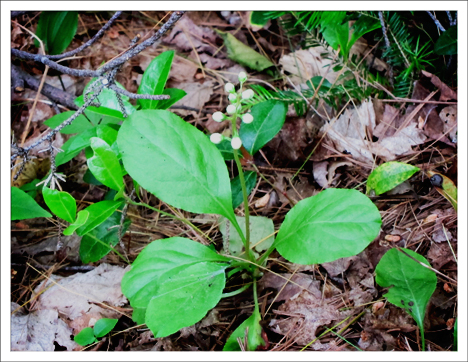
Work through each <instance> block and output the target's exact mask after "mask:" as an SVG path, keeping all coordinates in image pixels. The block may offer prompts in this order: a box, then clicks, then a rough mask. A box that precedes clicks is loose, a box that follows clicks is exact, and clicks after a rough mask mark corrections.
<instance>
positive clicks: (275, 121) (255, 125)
mask: <svg viewBox="0 0 468 362" xmlns="http://www.w3.org/2000/svg"><path fill="white" fill-rule="evenodd" d="M287 110H288V108H287V107H286V104H285V103H284V102H281V101H277V100H272V99H271V100H268V101H265V102H261V103H258V104H256V105H255V106H253V107H252V108H251V114H252V116H253V118H254V119H253V122H252V123H248V124H247V123H242V124H241V127H240V131H239V136H240V138H241V139H242V144H243V146H244V147H245V149H246V150H247V151H248V152H249V153H250V154H251V155H254V154H255V153H256V152H257V151H258V150H259V149H261V148H262V147H263V146H265V145H266V144H267V143H268V142H270V141H271V140H272V139H273V137H275V136H276V134H277V133H278V132H279V131H280V130H281V127H283V124H284V120H285V119H286V112H287Z"/></svg>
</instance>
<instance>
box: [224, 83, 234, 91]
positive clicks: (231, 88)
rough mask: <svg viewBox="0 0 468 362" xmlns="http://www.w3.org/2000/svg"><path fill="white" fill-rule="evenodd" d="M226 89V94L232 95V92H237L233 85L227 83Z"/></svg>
mask: <svg viewBox="0 0 468 362" xmlns="http://www.w3.org/2000/svg"><path fill="white" fill-rule="evenodd" d="M224 89H225V90H226V92H228V93H232V92H234V91H235V87H234V84H232V83H227V84H226V85H225V86H224Z"/></svg>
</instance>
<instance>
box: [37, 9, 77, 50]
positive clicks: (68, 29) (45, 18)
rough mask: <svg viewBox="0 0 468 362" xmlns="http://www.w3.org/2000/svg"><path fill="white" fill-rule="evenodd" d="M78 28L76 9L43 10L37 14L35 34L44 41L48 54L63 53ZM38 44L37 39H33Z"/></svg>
mask: <svg viewBox="0 0 468 362" xmlns="http://www.w3.org/2000/svg"><path fill="white" fill-rule="evenodd" d="M76 29H78V13H77V12H76V11H43V12H42V13H41V15H40V16H39V22H38V24H37V29H36V35H37V36H38V37H39V38H40V39H41V40H42V42H43V43H44V47H45V49H46V51H47V53H48V54H51V55H55V54H60V53H63V51H64V50H65V49H67V47H68V46H69V45H70V43H71V41H72V40H73V37H74V36H75V33H76ZM34 43H35V44H36V46H39V42H38V41H37V40H35V41H34Z"/></svg>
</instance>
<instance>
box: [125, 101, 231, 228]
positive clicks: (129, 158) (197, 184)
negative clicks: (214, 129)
mask: <svg viewBox="0 0 468 362" xmlns="http://www.w3.org/2000/svg"><path fill="white" fill-rule="evenodd" d="M117 143H118V145H119V149H120V153H121V155H122V160H123V164H124V166H125V169H126V170H127V172H128V173H129V175H130V176H132V177H133V178H134V179H135V180H136V181H137V182H138V183H139V184H140V185H141V186H142V187H143V188H145V189H146V190H148V191H149V192H151V193H152V194H154V195H155V196H157V197H158V198H160V199H161V200H163V201H164V202H167V203H168V204H170V205H172V206H175V207H177V208H180V209H183V210H186V211H190V212H195V213H208V214H219V215H223V216H226V217H227V218H228V219H230V220H233V219H234V212H233V209H232V196H231V187H230V183H229V175H228V172H227V168H226V165H225V163H224V160H223V158H222V157H221V154H220V153H219V151H218V150H217V149H216V147H215V146H214V145H213V144H212V143H211V142H210V141H209V139H208V138H207V137H206V136H205V135H204V134H203V133H202V132H201V131H199V130H198V129H196V128H195V127H194V126H192V125H191V124H188V123H187V122H185V121H184V120H183V119H181V118H180V117H178V116H176V115H175V114H173V113H171V112H169V111H164V110H143V111H137V112H135V113H134V114H132V115H131V116H130V117H129V118H128V119H127V120H126V121H125V122H124V124H123V125H122V127H121V128H120V131H119V135H118V138H117Z"/></svg>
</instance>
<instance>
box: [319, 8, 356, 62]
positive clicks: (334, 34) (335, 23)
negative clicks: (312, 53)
mask: <svg viewBox="0 0 468 362" xmlns="http://www.w3.org/2000/svg"><path fill="white" fill-rule="evenodd" d="M332 13H333V14H332ZM345 16H346V12H345V11H333V12H330V16H328V17H325V18H323V20H322V21H321V23H320V31H321V33H322V35H323V37H324V39H325V40H326V41H327V43H328V44H330V46H331V47H332V48H333V49H335V50H338V47H340V53H341V54H342V55H343V57H344V58H345V59H347V58H348V52H349V47H348V41H349V25H348V22H344V23H343V24H342V22H343V20H344V18H345Z"/></svg>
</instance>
